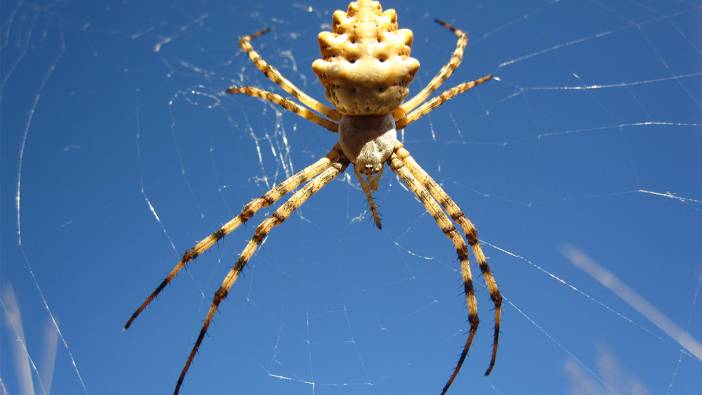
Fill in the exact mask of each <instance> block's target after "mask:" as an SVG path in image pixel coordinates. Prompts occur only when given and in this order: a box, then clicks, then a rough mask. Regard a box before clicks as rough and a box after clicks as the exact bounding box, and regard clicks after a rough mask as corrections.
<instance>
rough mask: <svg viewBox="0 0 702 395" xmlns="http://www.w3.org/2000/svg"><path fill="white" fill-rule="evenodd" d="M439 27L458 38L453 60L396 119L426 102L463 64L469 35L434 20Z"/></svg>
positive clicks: (404, 107) (406, 103) (407, 104)
mask: <svg viewBox="0 0 702 395" xmlns="http://www.w3.org/2000/svg"><path fill="white" fill-rule="evenodd" d="M434 21H435V22H436V23H438V24H439V25H441V26H443V27H445V28H447V29H449V30H451V31H452V32H453V34H455V35H456V37H458V41H457V42H456V49H454V51H453V54H452V55H451V59H449V61H448V62H447V63H446V64H445V65H444V66H443V67H442V68H441V70H439V72H438V73H437V74H436V75H435V76H434V78H432V79H431V81H429V84H427V86H425V87H424V89H422V90H421V91H420V92H419V93H417V94H416V95H415V96H414V97H413V98H411V99H410V100H408V101H406V102H405V103H403V104H402V105H401V106H400V107H399V108H398V109H397V110H395V112H394V113H393V115H395V119H396V120H397V119H400V118H402V117H404V116H405V114H407V113H408V112H410V111H412V110H413V109H414V108H415V107H417V106H419V105H420V104H421V103H422V102H423V101H424V100H426V99H427V98H428V97H429V95H431V93H432V92H434V91H435V90H437V89H439V87H440V86H441V84H443V83H444V81H446V80H447V79H448V78H449V77H450V76H451V74H453V71H454V70H455V69H456V68H457V67H458V66H459V65H460V64H461V60H463V51H464V50H465V48H466V46H467V45H468V35H467V34H466V33H465V32H463V31H462V30H460V29H458V28H456V27H454V26H453V25H451V24H449V23H446V22H444V21H442V20H441V19H435V20H434Z"/></svg>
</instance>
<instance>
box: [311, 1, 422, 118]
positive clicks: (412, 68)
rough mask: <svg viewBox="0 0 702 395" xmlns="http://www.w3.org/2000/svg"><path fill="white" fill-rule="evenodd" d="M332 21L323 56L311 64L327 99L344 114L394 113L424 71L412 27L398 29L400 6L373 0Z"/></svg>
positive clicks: (338, 14)
mask: <svg viewBox="0 0 702 395" xmlns="http://www.w3.org/2000/svg"><path fill="white" fill-rule="evenodd" d="M332 23H333V27H332V30H333V31H331V32H321V33H320V34H319V47H320V50H321V53H322V59H317V60H315V61H314V62H313V63H312V69H313V70H314V72H315V73H316V74H317V76H318V77H319V80H320V81H321V82H322V85H323V86H324V89H325V94H326V97H327V99H328V100H329V101H330V102H332V103H334V105H335V106H336V109H337V110H338V111H339V112H341V113H342V114H345V115H381V114H388V113H390V112H392V111H393V110H394V109H396V108H397V107H398V106H399V105H400V104H401V103H402V100H404V98H405V97H406V96H407V94H408V93H409V89H408V86H409V84H410V82H411V81H412V79H413V78H414V75H415V73H416V72H417V70H418V69H419V61H417V59H414V58H412V57H411V56H410V53H411V51H412V31H411V30H409V29H398V27H397V13H396V12H395V10H393V9H389V10H386V11H384V12H383V10H382V7H381V6H380V3H379V2H377V1H371V0H359V1H356V2H352V3H350V4H349V8H348V10H347V11H346V12H344V11H336V12H334V15H333V18H332Z"/></svg>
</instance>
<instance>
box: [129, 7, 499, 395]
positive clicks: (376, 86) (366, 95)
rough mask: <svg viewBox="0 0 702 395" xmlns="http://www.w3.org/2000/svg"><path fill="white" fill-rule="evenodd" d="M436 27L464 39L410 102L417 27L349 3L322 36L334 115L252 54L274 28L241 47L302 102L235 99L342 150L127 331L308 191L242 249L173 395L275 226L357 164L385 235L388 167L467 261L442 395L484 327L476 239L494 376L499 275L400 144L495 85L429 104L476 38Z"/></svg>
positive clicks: (263, 94) (229, 227)
mask: <svg viewBox="0 0 702 395" xmlns="http://www.w3.org/2000/svg"><path fill="white" fill-rule="evenodd" d="M436 22H437V23H439V24H440V25H441V26H443V27H445V28H447V29H449V30H451V31H452V32H453V33H454V34H455V35H456V36H457V37H458V42H457V44H456V49H455V50H454V52H453V55H452V56H451V59H450V60H449V62H448V63H447V64H446V65H444V66H443V67H442V68H441V70H440V71H439V73H438V74H437V75H436V76H434V78H433V79H432V80H431V81H430V82H429V84H428V85H427V86H426V87H425V88H424V89H422V90H421V91H420V92H419V93H418V94H417V95H415V96H414V97H413V98H411V99H410V100H408V101H406V102H403V100H404V99H405V98H406V97H407V95H408V93H409V89H408V88H407V87H408V85H409V84H410V82H411V81H412V79H413V78H414V75H415V73H416V72H417V70H418V69H419V62H418V61H417V60H416V59H414V58H412V57H411V56H410V53H411V50H412V48H411V46H412V31H411V30H409V29H398V26H397V13H396V12H395V10H393V9H388V10H385V11H383V10H382V7H381V5H380V2H378V1H371V0H358V1H354V2H351V3H349V6H348V10H347V11H346V12H344V11H340V10H337V11H335V12H334V15H333V18H332V29H333V31H331V32H321V33H320V34H319V46H320V50H321V53H322V58H321V59H317V60H315V61H314V63H312V69H313V70H314V72H315V73H316V74H317V76H318V77H319V80H320V81H321V83H322V85H323V86H324V89H325V93H326V94H325V96H326V98H327V99H328V100H329V101H330V102H331V103H333V104H334V106H335V107H336V108H329V107H328V106H326V105H324V104H322V103H320V102H318V101H317V100H315V99H313V98H312V97H310V96H308V95H307V94H305V93H304V92H303V91H302V90H300V89H299V88H297V87H296V86H295V85H293V84H292V83H291V82H290V81H288V80H287V79H285V77H283V76H282V75H281V74H280V72H279V71H278V70H277V69H275V68H274V67H273V66H271V65H269V64H268V63H266V61H265V60H263V59H262V58H261V56H260V55H259V54H258V53H257V52H256V51H255V50H254V48H253V47H252V46H251V41H252V40H253V39H254V38H256V37H259V36H261V35H263V34H265V33H266V32H268V29H265V30H262V31H259V32H257V33H254V34H251V35H247V36H244V37H242V38H241V40H240V41H239V44H240V45H241V47H242V48H243V50H244V51H246V53H247V54H248V55H249V58H251V61H252V62H253V63H254V64H255V65H256V67H257V68H258V69H259V70H261V71H262V72H263V73H264V74H265V75H266V76H267V77H268V78H270V79H271V81H273V82H275V83H276V84H278V85H279V86H280V87H281V88H282V89H283V90H284V91H285V92H287V93H289V94H290V95H292V96H293V97H294V98H295V99H297V100H298V101H299V103H298V102H296V101H293V100H290V99H287V98H284V97H282V96H280V95H278V94H275V93H273V92H268V91H264V90H261V89H259V88H256V87H252V86H245V87H231V88H229V89H228V90H227V92H228V93H232V94H235V93H239V94H245V95H248V96H253V97H257V98H260V99H263V100H267V101H269V102H272V103H275V104H277V105H280V106H282V107H284V108H285V109H287V110H289V111H291V112H293V113H295V114H297V115H299V116H301V117H303V118H305V119H307V120H309V121H312V122H314V123H316V124H318V125H320V126H322V127H324V128H326V129H328V130H330V131H332V132H334V133H337V132H338V133H339V142H338V143H337V144H336V145H335V146H334V147H333V148H332V150H331V151H330V152H329V153H328V154H327V155H326V156H325V157H324V158H321V159H319V160H318V161H317V162H315V163H313V164H312V165H310V166H308V167H306V168H305V169H303V170H302V171H300V172H298V173H297V174H295V175H293V176H291V177H290V178H288V179H286V180H285V181H283V182H282V183H280V184H279V185H276V186H275V187H273V188H272V189H271V190H269V191H268V192H266V193H265V194H264V195H263V196H261V197H260V198H257V199H254V200H252V201H251V202H249V203H248V204H246V205H245V206H244V208H243V209H242V210H241V212H240V213H239V215H237V216H236V217H234V218H233V219H231V220H230V221H229V222H227V223H226V224H225V225H224V226H222V227H221V228H220V229H218V230H217V231H216V232H214V233H212V234H211V235H209V236H207V237H206V238H204V239H203V240H202V241H200V242H199V243H197V244H196V245H195V246H194V247H193V248H191V249H189V250H188V251H186V252H185V254H184V255H183V257H182V258H181V260H180V261H179V262H178V263H177V264H176V265H175V267H174V268H173V269H172V270H171V272H170V273H168V276H166V278H165V279H164V280H163V281H162V282H161V284H159V286H158V287H157V288H156V290H154V291H153V292H152V293H151V295H149V297H148V298H147V299H146V301H144V303H143V304H142V305H141V306H139V308H138V309H137V310H136V311H135V312H134V314H132V316H131V318H130V319H129V321H127V323H126V324H125V326H124V327H125V329H127V328H129V326H130V325H131V324H132V322H133V321H134V319H136V318H137V317H138V316H139V314H141V312H142V311H143V310H144V309H145V308H146V307H147V306H148V305H149V303H151V301H153V300H154V298H155V297H156V296H157V295H158V294H159V293H160V292H161V291H162V290H163V288H164V287H165V286H166V285H168V283H170V282H171V280H173V278H174V277H175V276H176V275H177V274H178V272H180V271H181V270H182V269H183V268H184V267H185V265H186V264H188V262H190V261H192V260H193V259H195V258H197V257H198V256H199V255H200V254H202V253H203V252H205V251H207V250H208V249H209V248H210V247H212V246H213V245H214V244H215V243H216V242H217V241H219V240H220V239H221V238H222V237H224V236H226V235H227V234H229V233H231V232H232V231H234V229H236V228H237V227H238V226H239V225H241V224H242V223H244V222H246V221H248V220H249V219H250V218H251V217H252V216H253V215H254V214H256V212H257V211H258V210H260V209H261V208H263V207H267V206H270V205H272V204H274V203H275V202H277V201H278V200H280V199H281V198H282V197H284V196H285V195H287V194H288V193H290V192H292V191H294V190H295V189H297V188H298V187H300V186H301V185H303V184H304V185H303V186H302V187H301V188H300V189H298V190H297V191H296V192H295V193H294V194H293V195H292V196H291V197H290V198H289V199H288V200H287V201H286V202H285V203H283V204H282V205H281V206H280V207H278V209H277V210H275V212H274V213H273V214H272V215H271V216H270V217H268V218H266V219H265V220H263V222H261V223H260V224H259V225H258V227H256V230H255V232H254V234H253V237H252V238H251V240H250V241H249V243H248V244H247V245H246V247H245V248H244V251H242V253H241V255H240V256H239V259H238V260H237V262H236V263H235V264H234V265H233V266H232V268H231V270H230V271H229V273H227V276H226V277H225V278H224V281H223V282H222V285H221V286H220V287H219V289H218V290H217V292H215V294H214V298H213V300H212V305H211V306H210V309H209V311H208V313H207V317H206V318H205V321H204V323H203V324H202V329H200V335H199V336H198V338H197V341H196V342H195V346H194V347H193V349H192V351H191V352H190V355H189V356H188V359H187V361H186V362H185V366H184V367H183V370H182V371H181V373H180V377H179V378H178V383H177V384H176V387H175V391H174V394H176V395H177V394H178V392H179V391H180V387H181V385H182V384H183V380H184V378H185V375H186V373H187V372H188V369H189V368H190V365H191V364H192V362H193V359H194V357H195V354H196V353H197V350H198V349H199V347H200V344H201V343H202V339H203V338H204V336H205V334H206V333H207V329H208V328H209V326H210V323H211V322H212V318H213V316H214V314H215V312H216V311H217V308H218V306H219V304H220V303H221V302H222V300H224V298H226V296H227V294H228V292H229V290H230V289H231V287H232V286H233V285H234V282H235V281H236V280H237V278H238V277H239V274H240V273H241V271H242V270H243V269H244V267H245V266H246V264H247V263H248V262H249V259H251V257H252V256H253V254H254V252H255V251H256V249H257V248H258V246H259V245H261V243H262V242H263V240H264V239H265V238H266V237H267V236H268V234H269V233H270V231H271V230H273V228H274V227H276V226H278V225H280V224H282V223H283V221H285V220H286V219H287V218H288V217H289V216H290V215H291V214H292V213H293V212H294V211H295V210H296V209H297V208H298V207H300V206H301V205H302V204H303V203H304V202H305V201H307V199H309V198H310V197H311V196H312V195H314V194H315V193H317V192H318V191H319V190H320V189H322V188H323V187H324V186H325V185H327V184H329V183H330V182H331V181H332V180H333V179H334V178H336V177H337V176H338V175H339V174H341V173H342V172H344V171H345V170H346V168H347V167H348V166H349V164H353V166H354V171H355V173H356V176H357V177H358V179H359V182H360V184H361V187H362V190H363V193H364V194H365V197H366V199H367V200H368V205H369V207H370V211H371V213H372V215H373V219H374V221H375V224H376V226H377V227H378V228H379V229H380V227H381V222H380V216H379V214H378V208H377V205H376V204H375V201H374V200H373V196H372V192H374V191H375V190H377V188H378V183H379V181H380V177H381V174H382V171H383V166H384V164H387V165H388V166H389V167H390V168H391V169H392V170H393V171H394V172H395V173H397V175H398V176H399V178H400V180H402V182H403V183H404V184H405V185H407V187H408V188H409V189H410V190H411V191H412V192H414V194H415V195H417V197H418V198H419V199H420V200H421V201H422V203H423V204H424V207H425V208H426V210H427V211H428V212H429V213H430V214H431V215H432V217H434V220H436V223H437V224H438V226H439V228H441V231H442V232H443V233H444V234H445V235H446V237H448V238H449V239H450V240H451V242H452V243H453V245H454V247H455V248H456V252H457V254H458V258H459V259H460V262H461V276H462V277H463V284H464V291H465V297H466V303H467V305H468V321H469V322H470V330H469V333H468V338H467V339H466V343H465V345H464V347H463V351H462V352H461V355H460V357H459V359H458V363H457V364H456V367H455V368H454V370H453V373H452V374H451V377H450V378H449V379H448V381H447V383H446V385H444V387H443V389H442V391H441V393H442V394H444V393H446V391H447V390H448V389H449V387H450V386H451V383H453V381H454V379H455V378H456V375H458V372H459V370H460V369H461V365H462V364H463V361H464V360H465V358H466V355H467V354H468V350H469V348H470V345H471V343H472V341H473V337H474V336H475V333H476V330H477V328H478V322H479V320H478V304H477V300H476V298H475V292H474V289H473V280H472V275H471V270H470V264H469V262H468V247H467V245H466V242H465V240H464V239H463V237H462V236H461V234H460V233H459V232H458V231H457V230H456V227H455V226H454V225H453V222H455V223H456V224H458V225H459V226H460V227H461V229H462V230H463V232H464V233H465V235H466V238H467V239H468V244H470V246H471V248H472V250H473V254H474V255H475V259H476V260H477V261H478V266H479V267H480V271H481V272H482V274H483V279H484V280H485V283H486V284H487V287H488V290H489V292H490V297H491V299H492V301H493V303H494V305H495V329H494V334H493V336H494V340H493V347H492V357H491V359H490V365H489V367H488V369H487V371H486V372H485V374H486V375H487V374H490V372H491V371H492V368H493V366H494V365H495V358H496V356H497V344H498V338H499V334H500V314H501V305H502V296H501V295H500V291H499V289H498V288H497V283H496V282H495V279H494V277H493V275H492V273H491V272H490V268H489V267H488V263H487V260H486V258H485V255H484V254H483V251H482V249H481V248H480V244H479V242H478V235H477V231H476V229H475V226H473V224H472V223H471V222H470V220H469V219H468V218H466V216H465V215H464V214H463V212H462V211H461V209H460V208H459V207H458V205H457V204H456V203H455V202H454V201H453V200H452V199H451V198H450V197H449V196H448V195H447V194H446V192H444V190H443V188H442V187H441V186H440V185H439V184H437V183H436V181H434V180H433V179H432V178H431V177H430V176H429V175H428V174H427V173H426V171H424V169H422V168H421V167H420V166H419V165H418V164H417V162H416V161H415V160H414V159H413V158H412V157H411V156H410V154H409V152H408V151H407V150H406V149H405V148H403V146H402V144H401V143H400V142H399V141H398V140H397V129H402V128H404V127H406V126H407V125H409V124H411V123H412V122H414V121H416V120H418V119H420V118H421V117H423V116H424V115H426V114H428V113H429V112H431V111H432V110H433V109H435V108H436V107H438V106H440V105H441V104H443V103H444V102H446V101H448V100H450V99H452V98H454V97H455V96H457V95H459V94H461V93H463V92H466V91H468V90H469V89H471V88H473V87H475V86H476V85H478V84H482V83H483V82H486V81H488V80H490V79H491V78H492V76H491V75H487V76H485V77H482V78H478V79H476V80H474V81H470V82H464V83H462V84H459V85H457V86H455V87H453V88H451V89H449V90H447V91H444V92H443V93H441V94H440V95H438V96H436V97H434V98H432V99H431V100H428V101H426V100H427V98H429V96H430V95H431V94H432V92H434V91H435V90H436V89H438V88H439V87H440V86H441V84H442V83H443V82H444V81H445V80H446V79H447V78H449V77H450V76H451V74H452V73H453V71H454V70H455V69H456V68H457V67H458V66H459V65H460V63H461V59H462V57H463V50H464V49H465V47H466V45H467V43H468V36H467V35H466V34H465V33H464V32H462V31H461V30H459V29H457V28H455V27H453V26H451V25H450V24H448V23H446V22H444V21H441V20H438V19H437V20H436ZM305 106H306V107H305ZM451 220H453V222H452V221H451Z"/></svg>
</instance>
